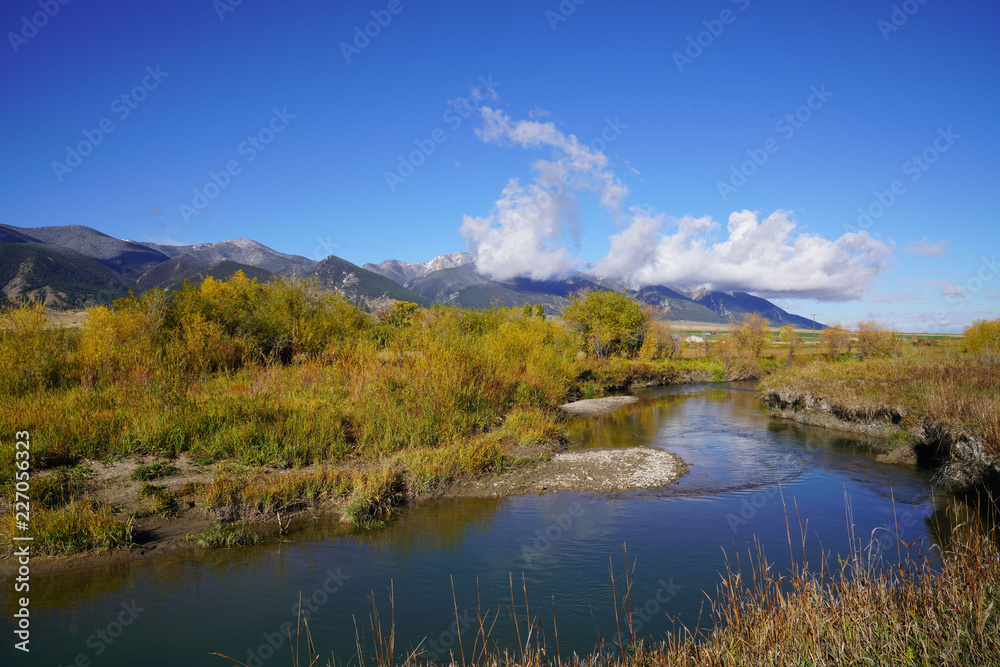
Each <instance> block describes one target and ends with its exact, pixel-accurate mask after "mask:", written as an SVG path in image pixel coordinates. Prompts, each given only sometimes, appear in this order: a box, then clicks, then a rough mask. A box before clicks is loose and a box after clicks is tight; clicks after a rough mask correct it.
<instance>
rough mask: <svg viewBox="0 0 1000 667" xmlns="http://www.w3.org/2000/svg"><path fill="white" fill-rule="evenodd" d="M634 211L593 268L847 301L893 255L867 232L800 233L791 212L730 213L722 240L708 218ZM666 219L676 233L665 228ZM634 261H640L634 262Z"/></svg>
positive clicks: (652, 280)
mask: <svg viewBox="0 0 1000 667" xmlns="http://www.w3.org/2000/svg"><path fill="white" fill-rule="evenodd" d="M653 220H654V221H655V223H651V221H650V216H649V214H648V213H645V212H636V211H635V210H633V218H632V223H631V224H630V225H629V226H628V227H626V228H625V229H624V230H622V231H621V232H620V233H619V234H616V235H614V236H612V237H611V250H610V252H609V253H608V255H607V256H606V257H605V258H604V259H602V260H601V261H600V262H598V264H597V265H596V266H595V267H594V271H595V272H597V273H598V274H601V275H607V276H617V277H622V278H625V279H627V280H631V281H632V283H633V284H634V285H657V284H678V283H694V284H703V285H706V286H708V287H710V288H712V289H717V290H741V291H752V292H754V293H756V294H760V295H762V296H769V295H778V296H782V297H786V298H788V297H798V298H802V297H809V298H814V299H819V300H829V301H837V300H847V299H854V298H858V297H860V296H861V295H862V294H863V293H864V292H865V291H866V290H867V289H868V287H869V285H871V283H872V281H873V280H875V278H877V277H878V276H879V275H880V274H881V273H882V272H883V271H885V270H886V269H887V268H888V266H889V265H890V264H891V261H892V253H893V250H892V248H891V247H890V246H888V245H886V244H885V243H883V242H882V241H879V240H878V239H875V238H873V237H871V236H869V235H868V233H867V232H858V233H857V234H845V235H843V236H841V237H840V238H838V239H836V240H835V241H830V240H827V239H825V238H823V237H821V236H819V235H817V234H808V233H795V227H796V223H795V221H794V220H792V219H791V216H790V213H789V212H788V211H775V212H774V213H772V214H771V215H769V216H768V217H766V218H764V219H763V220H760V219H759V215H758V214H757V213H755V212H752V211H747V210H743V211H738V212H734V213H732V214H731V215H730V216H729V223H728V225H727V227H726V231H727V232H728V236H727V238H726V239H725V240H724V241H720V242H716V243H713V242H712V241H711V232H712V231H714V230H716V229H717V228H718V227H719V225H718V223H716V222H715V221H714V220H712V219H711V218H708V217H703V218H693V217H690V216H687V217H684V218H679V219H678V218H671V219H668V218H664V217H662V216H660V217H657V218H653ZM667 221H669V223H670V224H671V225H672V226H673V228H674V229H673V231H671V232H668V233H664V234H661V233H659V227H660V225H662V224H663V223H665V222H667ZM637 259H638V260H639V261H637Z"/></svg>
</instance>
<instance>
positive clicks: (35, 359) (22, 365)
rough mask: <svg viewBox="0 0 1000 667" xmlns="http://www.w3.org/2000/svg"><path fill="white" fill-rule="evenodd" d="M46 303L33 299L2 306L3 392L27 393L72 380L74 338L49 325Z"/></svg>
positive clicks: (0, 372) (0, 384)
mask: <svg viewBox="0 0 1000 667" xmlns="http://www.w3.org/2000/svg"><path fill="white" fill-rule="evenodd" d="M47 324H48V318H47V317H46V315H45V305H44V304H43V303H41V302H39V301H29V302H26V303H23V304H21V305H18V306H12V307H9V308H3V309H0V392H2V393H3V394H9V395H13V396H23V395H25V394H29V393H32V392H36V391H41V390H45V389H51V388H55V387H58V386H60V385H62V384H63V383H64V382H66V381H71V380H72V376H73V375H74V369H73V367H72V366H73V365H72V359H71V341H70V339H71V338H73V337H74V336H75V333H71V332H68V331H64V330H55V329H48V328H46V327H47Z"/></svg>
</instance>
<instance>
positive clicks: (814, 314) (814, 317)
mask: <svg viewBox="0 0 1000 667" xmlns="http://www.w3.org/2000/svg"><path fill="white" fill-rule="evenodd" d="M811 314H812V316H813V333H816V313H811Z"/></svg>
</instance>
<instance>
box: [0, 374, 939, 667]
mask: <svg viewBox="0 0 1000 667" xmlns="http://www.w3.org/2000/svg"><path fill="white" fill-rule="evenodd" d="M637 395H638V396H639V397H640V399H641V401H640V403H638V404H636V405H634V406H630V407H627V408H625V409H623V410H621V411H619V412H617V413H615V414H614V415H611V416H608V417H601V418H580V419H577V420H574V421H573V422H571V423H570V433H571V439H572V442H573V445H572V446H574V447H660V448H663V449H666V450H668V451H671V452H675V453H677V454H678V455H680V456H681V458H683V459H684V461H686V462H687V463H689V464H690V465H691V468H690V472H689V474H687V475H685V476H684V477H683V478H682V479H681V480H680V481H679V482H678V483H676V484H672V485H670V486H668V487H665V488H661V489H653V490H645V491H637V492H631V493H624V494H618V495H595V494H576V493H567V492H559V493H553V494H547V495H525V496H516V497H510V498H505V499H463V500H447V501H437V502H432V503H429V504H424V505H422V506H420V507H418V508H414V509H411V510H408V511H407V512H406V513H404V515H403V516H401V517H400V518H399V519H397V520H395V521H393V522H392V523H391V524H390V525H388V526H386V527H385V528H382V529H377V530H373V531H366V532H354V533H352V532H349V531H346V530H345V529H344V528H342V527H340V526H339V525H337V524H335V523H333V522H326V523H319V522H316V523H315V524H314V525H312V526H310V527H309V528H306V529H304V530H302V531H299V532H297V533H295V534H294V535H292V537H291V539H290V541H287V542H284V543H280V544H270V545H266V546H263V547H258V548H251V549H242V550H231V551H214V552H204V553H196V552H187V553H179V554H173V555H168V556H163V557H160V558H157V559H151V560H148V561H141V562H134V563H126V564H121V565H116V566H112V567H106V568H101V569H93V570H86V571H80V572H70V573H64V574H53V575H49V576H41V575H39V576H36V577H33V579H32V582H31V584H32V595H31V600H32V606H31V613H32V639H33V641H32V652H31V656H30V660H29V661H22V660H21V659H20V658H21V657H23V654H16V652H14V651H13V650H12V648H11V644H12V641H11V640H10V635H9V634H8V633H5V634H6V635H7V637H8V639H7V640H6V641H4V646H3V648H2V649H0V655H5V656H7V657H8V658H15V659H17V662H14V663H13V664H30V665H70V664H80V665H84V664H90V665H171V666H173V665H184V666H185V667H194V666H196V665H208V666H212V665H216V666H219V667H226V666H227V665H232V664H234V663H232V662H231V661H229V660H226V659H224V658H220V657H216V656H212V655H209V653H210V652H219V653H224V654H227V655H229V656H232V657H233V658H236V659H238V660H240V661H242V662H244V663H246V664H248V665H250V666H251V667H254V666H255V665H290V664H292V662H291V658H290V652H289V650H290V647H289V642H288V640H287V637H286V628H287V627H288V624H294V622H295V617H296V616H295V609H296V607H297V604H298V600H299V596H300V594H301V596H302V598H303V600H304V601H305V606H306V607H307V609H309V608H310V607H311V611H309V626H310V628H311V632H312V637H313V641H314V642H315V645H316V647H317V649H319V650H320V652H321V653H322V654H325V655H326V656H329V655H330V654H331V652H332V653H335V654H336V656H337V658H338V660H339V661H340V662H341V664H348V663H356V662H357V657H356V644H355V635H356V633H357V634H359V635H361V636H363V639H364V641H365V644H366V646H367V649H366V650H369V651H370V650H371V635H372V614H373V599H374V604H375V608H377V610H378V614H379V616H380V620H381V622H382V626H383V628H384V629H385V630H386V632H387V631H388V627H389V621H390V619H391V617H392V616H393V614H394V615H395V626H396V653H397V662H402V660H403V659H405V657H406V655H408V654H409V652H410V651H411V650H412V649H413V648H415V647H417V646H418V645H419V646H420V649H421V650H422V651H424V652H425V654H426V655H427V657H431V656H434V655H436V656H439V657H441V658H442V659H445V658H447V655H448V651H452V650H453V651H455V655H456V657H458V656H459V652H460V650H461V649H464V651H465V653H466V656H467V657H470V656H471V652H472V650H473V648H472V645H473V641H474V638H475V634H476V631H477V629H478V627H479V625H478V621H477V620H476V608H477V600H478V606H479V608H480V610H481V612H482V614H484V615H485V614H487V613H488V614H489V619H490V620H489V623H492V622H493V619H494V616H495V615H496V614H497V612H499V619H498V620H497V621H496V624H495V627H494V629H493V632H492V635H491V638H492V641H494V642H496V643H498V644H499V645H500V646H501V647H506V648H512V649H514V647H515V646H517V645H518V643H519V642H520V643H521V644H523V642H524V641H525V640H526V639H527V635H528V633H529V623H528V622H527V621H526V611H525V593H524V590H525V589H526V590H527V606H528V610H529V612H528V613H530V615H531V621H532V626H533V629H532V630H530V631H531V633H532V639H531V641H532V644H535V643H536V640H537V641H541V642H543V643H544V644H545V645H546V650H547V651H548V652H549V653H550V654H551V653H553V652H555V650H556V645H555V633H554V627H553V625H554V624H553V606H554V609H555V623H556V624H557V629H558V635H559V648H560V650H561V651H562V653H564V654H567V653H569V652H572V651H577V652H580V653H588V652H590V651H592V650H594V648H595V647H596V646H597V645H598V643H599V641H600V640H602V639H603V640H604V641H605V642H606V646H607V647H608V648H609V649H610V646H611V643H612V642H613V641H615V640H616V639H617V635H616V632H615V613H614V597H613V595H612V583H611V576H610V574H609V564H613V567H614V571H615V575H616V577H617V578H618V579H617V581H616V586H617V591H618V593H619V596H620V595H621V592H622V586H623V584H624V580H623V579H622V574H623V572H624V569H625V563H626V560H625V553H624V551H623V545H627V557H628V563H629V567H630V568H633V569H632V577H633V580H634V583H633V588H632V608H633V611H634V612H635V615H634V619H635V622H636V624H637V625H641V632H642V633H643V634H649V635H652V636H654V637H655V636H657V635H661V634H662V633H664V632H666V631H669V629H670V628H671V621H670V618H675V619H677V620H679V621H680V622H682V623H684V624H686V625H688V626H691V627H693V626H695V625H696V624H697V623H698V619H699V609H700V608H701V607H702V605H703V603H705V602H706V600H707V598H706V592H707V593H708V594H709V595H714V593H715V588H716V585H717V584H718V582H719V572H720V571H722V570H724V569H725V566H726V562H727V560H726V559H727V557H728V558H729V559H730V560H733V562H735V560H734V559H735V557H736V556H737V555H738V554H741V555H742V558H743V560H744V562H745V560H746V555H747V552H748V550H749V549H752V548H754V544H755V540H757V541H759V543H760V544H761V545H762V546H763V548H764V549H765V551H766V553H767V555H768V556H769V558H771V559H773V560H774V561H775V563H776V566H777V567H779V568H780V567H785V566H787V565H788V563H789V560H790V555H789V546H788V535H787V532H786V530H787V528H786V525H790V526H791V532H792V541H793V542H794V544H795V549H794V551H795V554H796V557H797V558H798V557H801V553H802V548H801V541H800V539H799V535H800V528H799V526H800V525H801V526H802V530H803V531H804V532H805V534H806V545H807V546H806V556H807V557H808V558H809V562H810V567H818V564H819V560H820V559H821V558H824V557H825V558H827V562H828V563H833V564H834V567H836V562H837V561H836V555H837V554H838V553H839V554H846V553H847V552H848V548H849V530H848V528H849V526H848V519H847V507H848V504H849V505H850V508H851V510H852V512H853V531H854V535H855V536H856V537H858V538H863V539H864V541H865V543H866V544H867V543H868V542H869V540H870V536H871V535H872V534H873V531H874V534H875V536H876V537H879V536H882V537H883V540H882V542H881V543H882V544H883V545H884V546H882V548H881V550H882V551H883V552H884V553H883V555H884V556H886V557H887V558H888V559H890V560H892V561H895V559H896V557H897V555H898V554H897V553H896V551H895V547H894V546H893V545H894V544H897V542H896V540H895V532H896V530H897V528H898V531H899V536H900V537H902V538H903V539H904V540H906V541H907V542H909V541H911V540H925V543H924V547H923V551H924V553H927V552H928V546H929V545H931V544H934V543H935V541H936V540H938V539H940V538H939V535H938V533H939V531H938V530H937V529H936V528H935V526H936V525H937V523H938V519H940V518H941V517H942V516H943V515H944V513H945V509H946V507H947V506H948V504H949V503H950V502H952V501H950V500H949V499H948V498H947V497H945V496H944V495H943V494H939V497H935V495H934V494H933V493H932V488H931V485H930V474H929V473H928V472H926V471H922V470H914V469H910V468H898V467H891V466H884V465H880V464H877V463H875V461H874V454H873V453H872V452H871V451H870V450H869V448H868V447H867V445H866V443H865V442H864V441H862V440H859V439H858V438H855V437H852V436H849V435H845V434H838V433H835V432H833V431H824V430H821V429H815V428H810V427H805V426H799V425H795V424H788V423H783V422H778V421H775V420H771V419H769V418H768V416H767V414H766V413H765V412H764V411H763V410H762V409H761V406H760V405H759V403H758V400H757V394H756V393H755V392H754V391H753V387H752V384H749V383H733V384H704V385H689V386H679V387H666V388H658V389H652V390H646V391H643V392H640V393H639V394H637ZM786 518H787V520H788V524H786ZM880 528H881V530H880ZM885 536H888V537H889V539H888V540H885V539H884V537H885ZM875 546H876V549H877V548H878V546H879V544H878V543H877V544H876V545H875ZM915 548H916V547H914V549H915ZM512 580H513V592H514V600H515V614H516V617H517V623H518V628H517V629H516V630H515V626H514V622H513V621H512V619H511V614H510V611H509V606H510V599H511V581H512ZM390 591H391V593H392V596H393V604H392V605H390V601H389V597H390ZM453 591H454V602H453V597H452V595H453ZM8 592H9V590H8ZM8 592H5V593H4V595H5V596H7V595H8ZM7 607H9V605H7ZM456 607H457V615H458V621H457V622H456ZM5 616H8V621H9V615H7V614H5ZM702 621H703V623H704V621H705V619H704V617H703V619H702ZM456 626H458V628H460V629H461V642H462V647H461V649H460V647H459V641H458V633H456V632H455V630H456ZM518 632H519V633H520V635H518ZM293 635H294V629H293ZM518 636H519V637H520V639H518ZM8 658H4V659H3V660H2V662H3V664H12V663H11V662H9V661H8ZM303 664H304V663H303ZM323 664H325V660H324V661H323Z"/></svg>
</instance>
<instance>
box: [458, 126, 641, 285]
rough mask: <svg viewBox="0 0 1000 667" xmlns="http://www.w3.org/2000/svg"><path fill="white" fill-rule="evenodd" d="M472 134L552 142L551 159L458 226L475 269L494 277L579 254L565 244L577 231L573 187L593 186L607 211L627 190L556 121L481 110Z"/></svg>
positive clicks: (566, 261) (561, 265)
mask: <svg viewBox="0 0 1000 667" xmlns="http://www.w3.org/2000/svg"><path fill="white" fill-rule="evenodd" d="M481 113H482V116H483V126H482V127H481V128H477V129H476V135H477V136H478V137H479V138H480V139H481V140H482V141H484V142H486V143H493V144H500V145H505V144H513V145H517V146H520V147H522V148H530V149H546V148H547V149H550V150H551V151H552V156H551V157H552V159H550V160H545V159H539V160H536V161H535V163H534V164H533V165H532V168H533V169H534V171H535V172H536V176H535V180H534V182H533V183H530V184H528V185H527V186H522V185H521V184H520V183H519V182H518V180H517V179H511V180H510V181H509V182H508V183H507V186H506V187H505V188H504V189H503V190H502V192H501V197H500V199H498V200H497V201H496V202H495V204H494V207H493V210H492V211H491V212H490V214H489V215H487V216H486V217H472V216H468V215H467V216H465V217H464V218H463V220H462V227H461V233H462V235H463V236H465V238H466V239H467V240H468V242H469V248H470V250H471V251H472V253H473V254H474V255H475V256H476V268H477V270H478V271H479V272H480V273H483V274H485V275H488V276H490V277H492V278H494V279H497V280H507V279H510V278H514V277H516V276H528V277H530V278H533V279H535V280H544V279H547V278H553V277H557V276H563V275H566V274H568V273H570V272H572V271H573V270H575V269H576V267H577V260H576V259H575V258H574V257H573V256H572V255H571V254H570V251H569V249H568V248H567V247H566V244H567V242H568V241H571V240H572V241H574V244H575V238H576V235H577V232H578V227H579V225H578V220H577V215H576V208H577V200H576V194H575V193H576V192H579V191H590V192H594V193H595V194H596V195H597V197H598V199H599V200H600V202H601V204H602V205H603V206H604V207H605V208H606V209H607V210H608V211H609V212H610V213H611V214H612V215H620V206H621V202H622V200H623V199H624V198H625V196H626V194H627V193H628V190H627V189H626V188H625V186H624V185H622V184H621V183H620V182H619V181H618V179H617V178H615V176H614V174H613V173H611V172H610V171H609V170H608V169H607V162H608V160H607V157H606V156H605V155H604V154H603V153H601V152H600V151H596V150H594V149H592V148H590V147H589V146H586V145H584V144H581V143H580V142H579V141H578V140H577V138H576V137H575V136H573V135H565V134H563V133H562V132H561V131H560V130H559V129H557V128H556V126H555V125H554V124H553V123H540V122H537V121H525V120H522V121H517V122H513V121H511V119H510V117H509V116H508V115H507V114H505V113H504V112H503V111H501V110H496V111H494V110H493V109H490V108H488V107H484V108H483V109H482V110H481Z"/></svg>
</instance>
